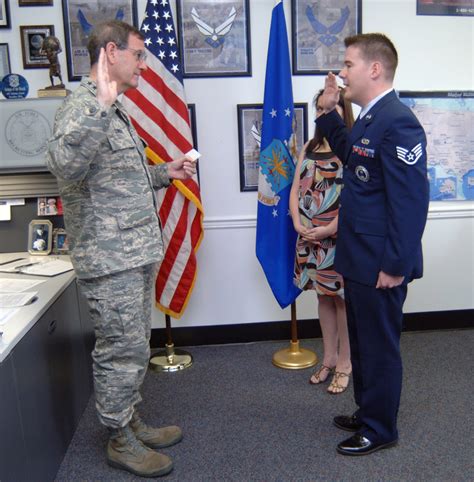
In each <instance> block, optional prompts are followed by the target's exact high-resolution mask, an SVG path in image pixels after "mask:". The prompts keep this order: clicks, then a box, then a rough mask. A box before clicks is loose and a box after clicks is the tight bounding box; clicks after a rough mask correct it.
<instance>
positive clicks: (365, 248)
mask: <svg viewBox="0 0 474 482" xmlns="http://www.w3.org/2000/svg"><path fill="white" fill-rule="evenodd" d="M345 45H346V54H345V60H344V68H343V69H342V71H341V72H340V73H339V77H340V78H341V79H342V80H343V82H344V86H345V91H346V98H348V99H349V100H350V101H352V102H353V103H355V104H357V105H359V106H360V107H361V108H362V110H361V113H360V115H359V118H358V119H357V121H356V123H355V124H354V126H353V128H352V130H351V131H349V130H348V129H347V128H346V126H345V125H344V123H343V121H342V119H341V117H340V116H339V115H338V114H337V112H336V111H335V106H336V102H337V99H338V96H339V88H338V86H337V82H336V76H335V75H334V74H332V73H330V74H329V75H328V76H327V78H326V85H325V91H324V95H323V96H322V98H321V103H322V105H323V107H324V112H323V113H322V114H321V115H320V116H319V117H318V119H317V124H318V127H319V128H320V129H321V130H322V132H323V134H324V136H325V137H326V138H327V139H328V140H329V143H330V145H331V148H332V149H333V151H334V152H335V153H336V154H337V156H338V157H339V158H340V159H342V160H343V162H344V175H343V181H344V188H343V190H342V194H341V206H340V211H339V226H338V239H337V250H336V261H335V269H336V271H337V272H339V273H340V274H341V275H343V277H344V285H345V297H346V307H347V317H348V324H349V335H350V342H351V360H352V367H353V379H354V397H355V402H356V404H357V406H358V409H357V410H356V412H355V413H354V414H353V415H351V416H342V415H341V416H337V417H335V418H334V424H335V425H336V426H337V427H338V428H340V429H343V430H347V431H350V432H355V434H354V435H353V436H352V437H350V438H348V439H347V440H344V441H343V442H341V443H340V444H339V445H338V446H337V451H338V452H339V453H341V454H343V455H365V454H369V453H372V452H374V451H376V450H379V449H382V448H388V447H390V446H392V445H395V444H396V442H397V440H398V431H397V414H398V407H399V403H400V393H401V385H402V362H401V356H400V334H401V329H402V318H403V311H402V310H403V303H404V301H405V298H406V293H407V284H408V283H409V282H410V281H412V280H413V279H415V278H421V276H422V272H423V259H422V250H421V237H422V234H423V230H424V228H425V224H426V218H427V213H428V204H429V185H428V179H427V169H426V136H425V132H424V130H423V128H422V126H421V125H420V123H419V121H418V119H417V118H416V117H415V115H414V114H413V113H412V111H411V110H410V109H409V108H408V107H406V106H405V105H404V104H403V103H401V102H400V101H399V99H398V97H397V95H396V93H395V92H394V90H393V88H392V83H393V78H394V75H395V70H396V67H397V63H398V55H397V51H396V49H395V47H394V46H393V44H392V42H391V41H390V40H389V39H388V38H387V37H386V36H385V35H383V34H378V33H371V34H360V35H355V36H353V37H348V38H346V39H345Z"/></svg>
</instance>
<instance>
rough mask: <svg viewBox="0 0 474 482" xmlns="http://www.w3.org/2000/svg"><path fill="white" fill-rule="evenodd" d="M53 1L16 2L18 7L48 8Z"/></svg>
mask: <svg viewBox="0 0 474 482" xmlns="http://www.w3.org/2000/svg"><path fill="white" fill-rule="evenodd" d="M51 5H53V0H18V6H19V7H50V6H51Z"/></svg>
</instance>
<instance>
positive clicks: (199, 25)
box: [176, 0, 252, 77]
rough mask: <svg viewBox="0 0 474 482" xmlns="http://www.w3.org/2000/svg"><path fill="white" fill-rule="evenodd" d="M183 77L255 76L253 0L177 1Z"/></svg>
mask: <svg viewBox="0 0 474 482" xmlns="http://www.w3.org/2000/svg"><path fill="white" fill-rule="evenodd" d="M176 10H177V15H178V33H179V41H178V43H179V48H180V51H181V61H182V65H183V77H245V76H248V77H249V76H251V75H252V65H251V64H252V61H251V55H250V11H249V0H234V1H232V2H229V1H222V0H177V1H176Z"/></svg>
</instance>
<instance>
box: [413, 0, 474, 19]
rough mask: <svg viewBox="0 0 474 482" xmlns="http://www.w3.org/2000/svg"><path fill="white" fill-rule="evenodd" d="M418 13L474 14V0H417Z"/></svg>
mask: <svg viewBox="0 0 474 482" xmlns="http://www.w3.org/2000/svg"><path fill="white" fill-rule="evenodd" d="M416 14H417V15H445V16H460V17H472V16H474V2H473V0H416Z"/></svg>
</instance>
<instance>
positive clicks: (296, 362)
mask: <svg viewBox="0 0 474 482" xmlns="http://www.w3.org/2000/svg"><path fill="white" fill-rule="evenodd" d="M296 323H297V322H296V303H295V302H293V303H291V342H290V347H289V348H284V349H283V350H279V351H277V352H276V353H275V354H274V355H273V360H272V361H273V364H274V365H275V366H277V367H280V368H286V369H288V370H301V369H303V368H309V367H312V366H314V365H316V363H318V357H317V355H316V353H314V352H313V351H311V350H307V349H306V348H300V342H299V341H298V330H297V326H296Z"/></svg>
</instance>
